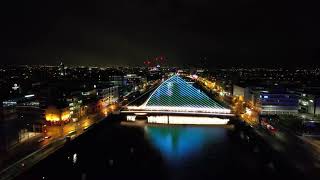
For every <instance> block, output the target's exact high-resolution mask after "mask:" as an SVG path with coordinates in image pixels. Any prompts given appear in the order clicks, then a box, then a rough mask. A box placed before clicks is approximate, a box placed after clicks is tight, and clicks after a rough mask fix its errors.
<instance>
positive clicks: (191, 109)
mask: <svg viewBox="0 0 320 180" xmlns="http://www.w3.org/2000/svg"><path fill="white" fill-rule="evenodd" d="M127 108H128V110H150V111H177V112H212V113H225V114H229V113H230V112H231V110H230V109H222V108H197V107H177V106H144V107H141V106H127Z"/></svg>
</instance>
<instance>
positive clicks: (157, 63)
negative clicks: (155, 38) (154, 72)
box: [143, 55, 167, 68]
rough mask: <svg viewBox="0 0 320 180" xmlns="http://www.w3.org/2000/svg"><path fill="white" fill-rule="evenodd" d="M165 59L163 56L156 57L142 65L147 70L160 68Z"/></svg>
mask: <svg viewBox="0 0 320 180" xmlns="http://www.w3.org/2000/svg"><path fill="white" fill-rule="evenodd" d="M166 60H167V58H166V57H165V56H162V55H161V56H156V57H154V58H151V59H148V60H146V61H144V62H143V64H144V65H146V66H147V67H149V68H154V67H157V68H159V67H161V66H163V65H164V64H165V63H166Z"/></svg>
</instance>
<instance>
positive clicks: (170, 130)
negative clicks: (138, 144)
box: [145, 126, 227, 164]
mask: <svg viewBox="0 0 320 180" xmlns="http://www.w3.org/2000/svg"><path fill="white" fill-rule="evenodd" d="M145 130H146V132H147V135H148V137H149V139H150V142H151V143H152V144H153V145H154V146H155V147H156V148H157V149H158V150H159V151H160V153H161V154H162V156H163V158H164V159H165V160H167V161H169V162H170V163H174V164H179V163H182V162H183V161H185V160H188V159H191V158H193V157H195V156H198V155H201V153H202V152H204V151H206V147H207V146H208V145H212V144H219V143H223V142H225V141H226V138H227V135H226V131H227V130H226V129H224V128H215V127H192V126H189V127H188V126H187V127H176V126H174V127H173V126H171V127H170V126H168V127H151V126H148V127H146V129H145Z"/></svg>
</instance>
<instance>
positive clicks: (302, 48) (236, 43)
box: [0, 0, 320, 67]
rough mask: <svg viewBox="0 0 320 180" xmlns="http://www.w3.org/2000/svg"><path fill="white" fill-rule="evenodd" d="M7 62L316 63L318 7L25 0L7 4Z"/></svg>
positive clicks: (247, 0)
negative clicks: (161, 58) (161, 59)
mask: <svg viewBox="0 0 320 180" xmlns="http://www.w3.org/2000/svg"><path fill="white" fill-rule="evenodd" d="M0 6H1V9H0V10H1V12H0V13H1V17H2V18H1V19H2V20H1V30H0V31H1V36H0V37H1V40H0V41H1V42H0V43H1V55H2V56H1V63H4V64H12V63H16V64H58V62H59V61H60V60H59V59H60V58H62V59H63V62H64V63H65V64H68V65H143V62H144V61H145V60H147V59H148V57H155V56H159V55H163V56H166V57H167V58H168V64H169V65H182V64H184V65H186V64H195V65H197V64H200V59H201V58H203V57H206V59H207V61H208V62H207V63H208V65H209V66H210V67H224V66H239V65H244V66H260V67H261V66H263V67H264V66H278V65H279V66H285V65H289V66H299V65H305V66H314V65H319V63H320V60H319V59H320V51H319V48H320V20H319V17H320V16H319V15H318V13H319V12H318V11H319V10H318V6H317V5H316V4H311V3H309V4H308V3H307V2H305V1H292V0H288V1H279V0H270V1H261V0H257V1H253V0H220V1H216V0H137V1H135V0H114V1H109V0H105V1H94V0H88V1H83V0H77V1H74V0H71V1H70V0H69V1H67V0H64V1H60V0H41V1H33V0H28V1H27V0H24V1H9V2H7V3H4V4H3V3H2V4H1V5H0Z"/></svg>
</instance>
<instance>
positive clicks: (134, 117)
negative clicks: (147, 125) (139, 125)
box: [127, 115, 136, 121]
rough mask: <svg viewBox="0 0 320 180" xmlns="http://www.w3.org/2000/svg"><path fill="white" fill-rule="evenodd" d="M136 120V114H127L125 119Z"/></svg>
mask: <svg viewBox="0 0 320 180" xmlns="http://www.w3.org/2000/svg"><path fill="white" fill-rule="evenodd" d="M135 120H136V116H130V115H128V116H127V121H135Z"/></svg>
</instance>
